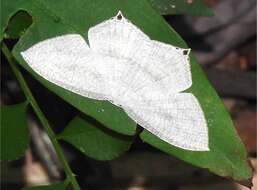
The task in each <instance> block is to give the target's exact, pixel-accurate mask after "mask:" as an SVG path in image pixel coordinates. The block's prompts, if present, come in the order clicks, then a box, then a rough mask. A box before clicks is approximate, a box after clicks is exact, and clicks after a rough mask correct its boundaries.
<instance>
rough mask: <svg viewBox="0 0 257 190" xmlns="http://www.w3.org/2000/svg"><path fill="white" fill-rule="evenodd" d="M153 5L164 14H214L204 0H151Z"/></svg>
mask: <svg viewBox="0 0 257 190" xmlns="http://www.w3.org/2000/svg"><path fill="white" fill-rule="evenodd" d="M149 1H150V2H151V4H152V6H153V7H154V8H155V9H156V10H157V11H158V12H160V14H162V15H193V16H213V15H214V13H213V12H212V10H211V9H210V8H208V7H207V6H206V5H205V4H204V2H203V0H192V3H190V2H189V1H187V0H149Z"/></svg>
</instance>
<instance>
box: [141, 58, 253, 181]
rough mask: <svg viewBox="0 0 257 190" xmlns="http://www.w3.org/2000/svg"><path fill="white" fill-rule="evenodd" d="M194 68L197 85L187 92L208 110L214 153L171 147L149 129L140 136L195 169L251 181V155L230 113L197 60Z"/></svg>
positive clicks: (192, 61)
mask: <svg viewBox="0 0 257 190" xmlns="http://www.w3.org/2000/svg"><path fill="white" fill-rule="evenodd" d="M191 69H192V74H193V86H192V87H191V88H190V89H189V90H187V91H188V92H191V93H193V94H194V95H195V96H196V97H197V99H198V100H199V102H200V104H201V107H202V109H203V111H204V114H205V118H206V119H207V123H208V130H209V148H210V151H208V152H194V151H186V150H183V149H180V148H177V147H174V146H171V145H169V144H167V143H166V142H164V141H162V140H160V139H159V138H157V137H155V136H154V135H152V134H151V133H150V132H148V131H146V130H144V131H143V132H142V133H141V134H140V137H141V139H142V140H143V141H144V142H147V143H149V144H151V145H153V146H154V147H156V148H158V149H160V150H162V151H164V152H166V153H168V154H171V155H174V156H176V157H177V158H179V159H181V160H184V161H186V162H188V163H191V164H193V165H195V166H199V167H202V168H206V169H209V170H210V171H211V172H213V173H215V174H217V175H220V176H223V177H227V178H232V179H234V180H237V181H242V180H248V179H250V178H251V176H252V170H251V168H250V167H249V164H248V161H247V153H246V150H245V147H244V145H243V143H242V142H241V140H240V138H239V136H238V135H237V133H236V131H235V129H234V127H233V122H232V120H231V118H230V116H229V113H228V112H227V110H226V109H225V107H224V105H223V103H222V101H221V100H220V99H219V97H218V95H217V94H216V93H215V92H214V90H213V88H212V87H211V86H210V84H209V82H208V81H207V80H206V77H205V76H204V74H203V73H202V72H199V66H198V64H197V62H196V60H195V58H194V57H192V58H191Z"/></svg>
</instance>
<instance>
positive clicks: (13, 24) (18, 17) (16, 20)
mask: <svg viewBox="0 0 257 190" xmlns="http://www.w3.org/2000/svg"><path fill="white" fill-rule="evenodd" d="M31 23H32V18H31V16H30V15H29V14H28V13H26V12H25V11H19V12H17V13H16V14H15V15H14V16H13V17H12V18H11V19H10V21H9V24H8V27H7V28H6V30H5V35H4V38H14V39H15V38H19V37H20V36H22V35H23V34H24V32H25V31H26V29H27V28H28V27H29V26H30V25H31Z"/></svg>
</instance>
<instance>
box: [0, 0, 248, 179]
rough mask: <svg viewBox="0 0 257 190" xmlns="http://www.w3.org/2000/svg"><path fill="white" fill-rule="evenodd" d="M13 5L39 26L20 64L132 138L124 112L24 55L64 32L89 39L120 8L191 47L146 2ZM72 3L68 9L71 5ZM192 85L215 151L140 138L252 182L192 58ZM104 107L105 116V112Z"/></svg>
mask: <svg viewBox="0 0 257 190" xmlns="http://www.w3.org/2000/svg"><path fill="white" fill-rule="evenodd" d="M5 2H6V3H7V2H8V3H7V4H8V6H14V7H16V9H18V8H22V9H23V10H27V11H28V12H29V13H30V14H33V15H32V16H33V21H34V23H33V24H32V25H31V27H29V29H28V30H27V31H26V33H25V34H24V35H23V36H22V38H21V39H20V41H19V43H18V44H17V45H16V46H15V48H14V50H13V54H14V56H15V57H16V59H17V60H18V61H19V63H20V64H21V65H22V66H23V67H24V68H26V69H27V70H28V71H29V72H30V73H31V74H33V75H34V76H35V77H36V78H37V79H38V80H39V81H40V82H41V83H42V84H44V85H45V86H46V87H47V88H49V89H50V90H52V91H53V92H55V93H56V94H57V95H59V96H60V97H62V98H63V99H65V100H66V101H68V102H69V103H70V104H72V105H74V106H75V107H76V108H78V109H79V110H81V111H82V112H84V113H86V114H88V115H90V116H92V117H94V118H95V119H96V120H97V121H99V122H101V123H102V124H104V125H105V126H108V127H109V128H110V129H113V130H115V131H117V132H121V133H123V134H132V133H134V131H135V128H136V125H135V123H134V122H132V121H131V120H130V119H129V118H128V117H127V116H126V114H125V113H124V112H123V111H122V109H119V108H116V107H114V106H112V105H111V104H110V103H107V102H104V101H95V100H90V99H88V98H83V97H81V96H78V95H75V94H73V93H71V92H68V91H66V90H64V89H62V88H60V87H57V86H55V85H53V84H51V83H49V82H47V81H46V80H44V79H42V78H41V77H39V76H38V75H36V74H35V73H34V72H33V71H32V70H31V69H30V68H29V67H28V65H27V64H26V63H25V62H24V60H23V59H22V58H21V56H20V52H21V51H23V50H25V49H27V48H29V47H31V45H33V44H35V43H38V42H39V41H42V40H44V39H47V38H50V37H53V36H58V35H61V34H65V33H79V34H81V35H83V36H84V37H85V38H86V39H87V31H88V29H89V27H91V26H94V25H96V24H97V23H100V22H102V21H103V20H106V19H109V18H110V17H112V16H114V15H116V14H117V12H118V10H121V11H122V13H123V14H124V16H125V17H127V18H128V19H130V20H131V21H132V22H133V23H134V24H135V25H137V26H138V27H139V28H140V29H141V30H143V32H145V33H146V34H147V35H148V36H150V37H151V39H154V40H158V41H162V42H165V43H169V44H172V45H175V46H179V47H183V48H187V45H186V43H185V42H184V41H183V40H182V39H181V37H180V36H179V35H178V34H177V33H176V32H175V31H174V30H173V29H172V28H171V27H170V26H169V25H168V24H167V23H166V22H165V20H164V19H163V18H162V17H161V16H160V15H159V14H158V13H157V12H156V11H155V10H154V9H153V8H152V5H151V4H150V3H149V1H147V0H140V1H138V0H123V1H119V0H98V1H95V0H74V1H72V2H71V1H68V0H62V1H60V0H57V1H51V0H37V1H34V0H27V1H19V2H23V3H22V4H21V5H18V7H17V4H18V3H16V1H14V0H10V1H5ZM67 5H68V6H67ZM191 70H192V75H193V86H192V87H191V88H190V89H189V90H188V92H192V93H193V94H194V95H195V96H196V97H197V99H198V100H199V102H200V104H201V106H202V108H203V110H204V113H205V117H206V119H207V121H208V127H209V136H210V148H211V151H210V152H192V151H186V150H181V149H178V148H175V147H173V146H170V145H167V144H166V143H163V142H162V141H161V140H159V139H157V138H156V137H155V136H153V135H150V134H149V133H148V132H146V131H144V132H143V133H142V134H141V138H142V139H143V140H144V141H146V142H148V143H149V144H152V145H153V146H155V147H157V148H159V149H161V150H163V151H165V152H167V153H169V154H171V155H174V156H176V157H178V158H180V159H182V160H185V161H187V162H188V163H191V164H194V165H197V166H199V167H202V168H208V169H209V170H210V171H212V172H214V173H216V174H218V175H221V176H227V177H232V178H233V179H236V180H247V179H250V178H251V176H252V173H251V169H250V167H249V166H248V164H247V161H246V160H247V156H246V151H245V148H244V146H243V144H242V143H241V141H240V139H239V138H238V136H237V134H236V132H235V130H234V128H233V124H232V121H231V118H230V117H229V115H228V113H227V111H226V110H225V108H224V105H223V103H222V102H221V100H220V99H219V97H218V96H217V94H216V92H215V90H214V89H213V88H212V87H211V85H210V83H209V82H208V80H207V79H206V77H205V75H204V73H203V71H202V69H201V68H200V66H199V65H198V64H197V62H196V60H195V58H194V57H193V56H192V55H191ZM102 108H103V109H104V111H103V112H102V111H101V109H102Z"/></svg>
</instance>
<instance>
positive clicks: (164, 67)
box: [133, 40, 192, 94]
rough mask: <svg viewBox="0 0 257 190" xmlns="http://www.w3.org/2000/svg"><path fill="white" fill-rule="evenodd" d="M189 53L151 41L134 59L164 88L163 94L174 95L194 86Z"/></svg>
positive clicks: (141, 47)
mask: <svg viewBox="0 0 257 190" xmlns="http://www.w3.org/2000/svg"><path fill="white" fill-rule="evenodd" d="M189 53H190V49H183V48H179V47H175V46H172V45H169V44H164V43H162V42H158V41H154V40H151V41H143V42H142V43H141V45H140V46H139V49H138V51H137V52H136V53H135V54H134V56H133V59H134V60H135V61H136V62H137V63H138V64H139V65H140V66H141V67H143V68H145V70H146V71H147V72H148V73H149V74H150V75H151V76H152V77H153V79H154V80H155V81H156V82H155V83H156V85H158V86H162V88H163V93H169V94H172V93H178V92H182V91H184V90H186V89H188V88H189V87H190V86H191V85H192V76H191V71H190V62H189ZM150 90H151V89H150ZM143 93H145V94H149V92H143Z"/></svg>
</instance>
